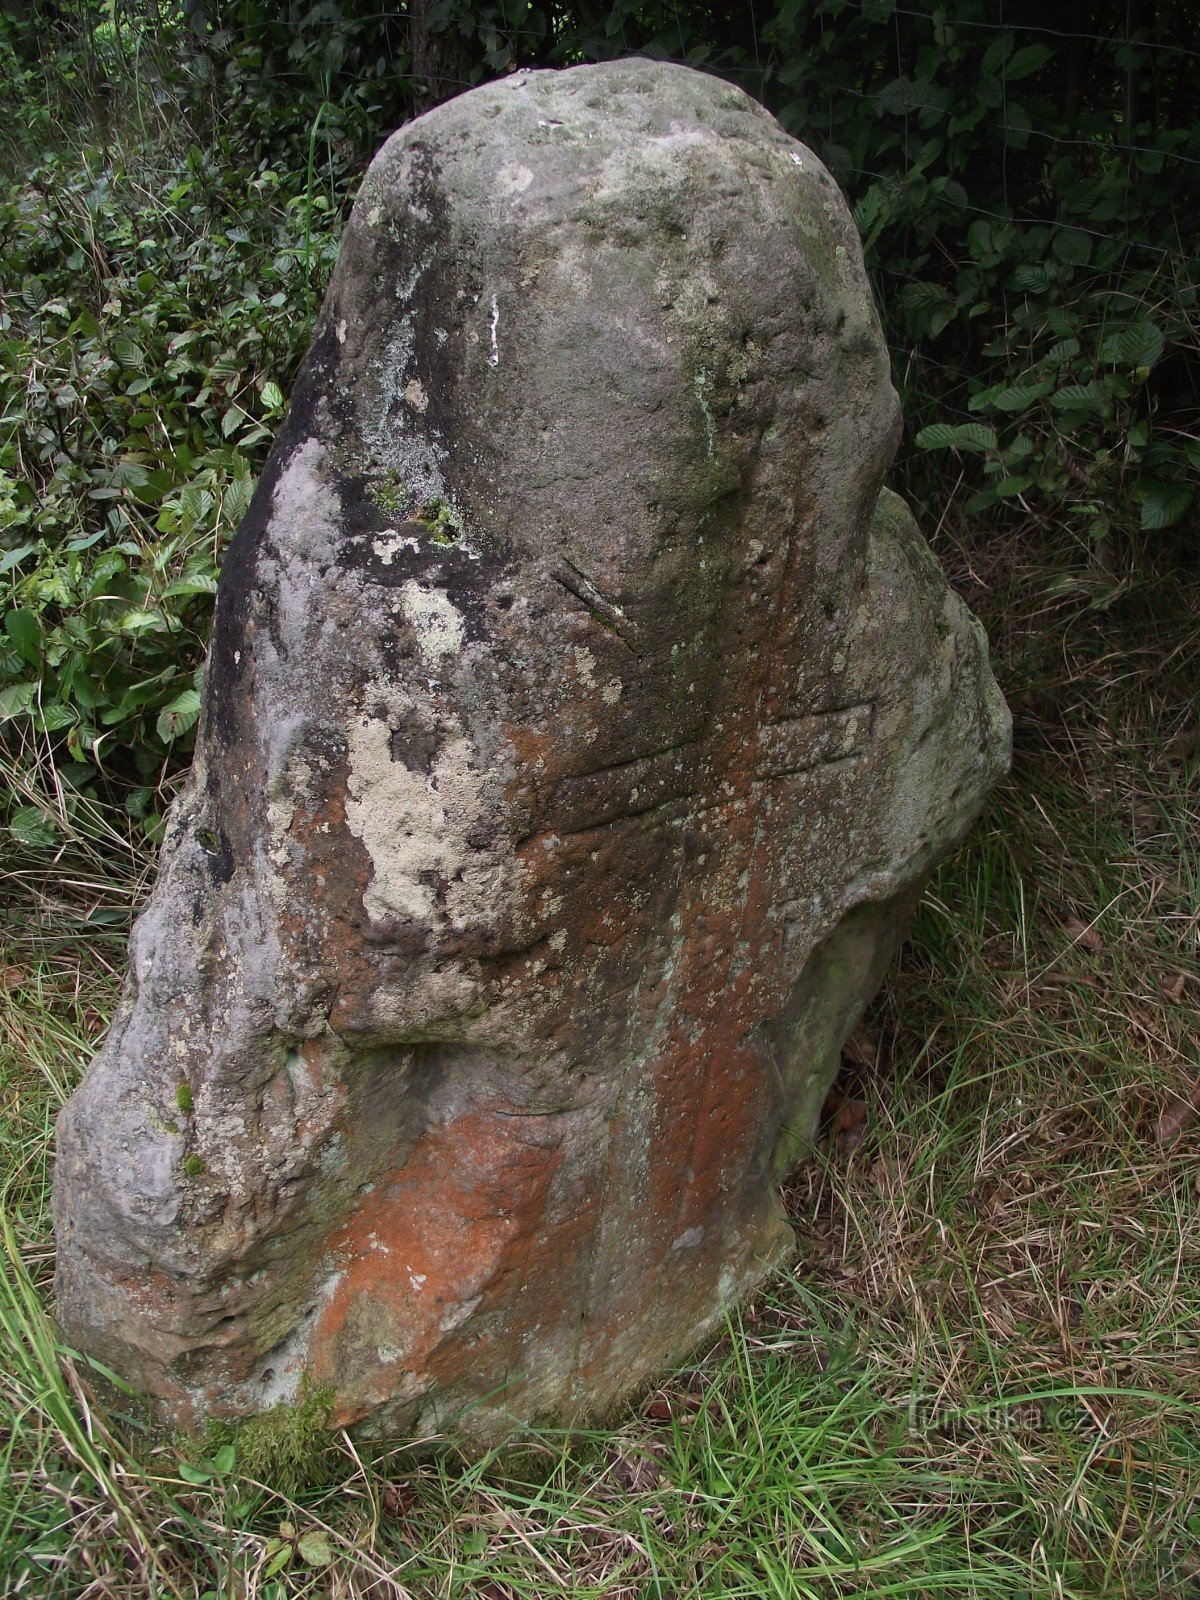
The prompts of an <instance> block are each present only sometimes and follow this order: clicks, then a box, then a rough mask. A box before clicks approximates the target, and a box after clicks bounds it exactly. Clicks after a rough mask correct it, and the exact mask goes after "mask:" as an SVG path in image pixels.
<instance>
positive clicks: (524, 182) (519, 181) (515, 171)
mask: <svg viewBox="0 0 1200 1600" xmlns="http://www.w3.org/2000/svg"><path fill="white" fill-rule="evenodd" d="M532 182H533V173H532V172H531V171H530V169H529V168H528V167H527V166H525V164H524V163H523V162H521V161H506V162H505V163H504V165H503V166H502V167H501V168H500V170H499V172H497V174H496V193H497V194H500V195H511V194H524V193H525V191H526V189H528V187H529V185H530V184H531V183H532Z"/></svg>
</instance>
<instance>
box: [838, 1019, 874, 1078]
mask: <svg viewBox="0 0 1200 1600" xmlns="http://www.w3.org/2000/svg"><path fill="white" fill-rule="evenodd" d="M842 1060H843V1061H848V1062H849V1063H850V1065H851V1066H852V1067H873V1066H875V1064H876V1063H877V1062H878V1060H879V1040H878V1039H876V1037H875V1035H874V1034H873V1033H872V1032H871V1031H870V1030H869V1029H868V1028H864V1027H863V1025H862V1024H861V1023H859V1025H858V1027H857V1028H854V1029H852V1030H851V1033H850V1037H849V1038H848V1039H847V1040H846V1042H845V1044H844V1045H843V1046H842Z"/></svg>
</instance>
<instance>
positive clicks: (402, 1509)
mask: <svg viewBox="0 0 1200 1600" xmlns="http://www.w3.org/2000/svg"><path fill="white" fill-rule="evenodd" d="M416 1503H417V1491H416V1490H415V1489H414V1488H413V1486H412V1484H411V1483H389V1484H388V1486H387V1488H386V1489H384V1491H383V1510H384V1513H385V1515H387V1516H389V1517H405V1516H407V1515H408V1513H409V1512H410V1511H411V1510H412V1508H413V1507H414V1506H415V1505H416Z"/></svg>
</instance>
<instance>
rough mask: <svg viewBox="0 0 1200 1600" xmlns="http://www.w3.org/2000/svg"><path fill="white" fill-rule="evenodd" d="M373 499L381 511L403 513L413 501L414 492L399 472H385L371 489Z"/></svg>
mask: <svg viewBox="0 0 1200 1600" xmlns="http://www.w3.org/2000/svg"><path fill="white" fill-rule="evenodd" d="M370 494H371V499H372V500H374V502H375V504H376V505H377V506H378V507H379V509H380V510H381V511H389V512H393V513H395V514H397V515H403V514H404V512H406V511H407V510H408V509H409V508H410V506H411V505H412V503H413V492H412V490H411V489H410V488H409V486H408V484H406V483H405V482H404V479H403V478H402V477H401V476H400V474H399V473H398V472H385V473H384V475H383V477H382V478H381V479H380V480H379V482H378V483H376V484H373V485H372V487H371V490H370Z"/></svg>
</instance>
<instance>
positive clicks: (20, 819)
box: [8, 806, 58, 848]
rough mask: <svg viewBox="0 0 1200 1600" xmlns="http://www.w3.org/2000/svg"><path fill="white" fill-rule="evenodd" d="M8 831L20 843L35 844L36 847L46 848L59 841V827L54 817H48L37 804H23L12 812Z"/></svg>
mask: <svg viewBox="0 0 1200 1600" xmlns="http://www.w3.org/2000/svg"><path fill="white" fill-rule="evenodd" d="M8 831H9V832H10V833H11V834H12V836H13V838H14V839H15V840H16V841H17V843H18V844H26V845H33V846H34V847H36V848H46V847H48V846H50V845H53V844H56V843H57V841H58V829H57V828H56V827H55V825H54V819H53V818H52V817H48V816H47V815H46V813H45V812H44V811H41V810H39V808H38V807H37V806H21V807H20V808H19V809H18V810H16V811H14V812H13V814H12V820H11V822H10V823H9V825H8Z"/></svg>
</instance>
